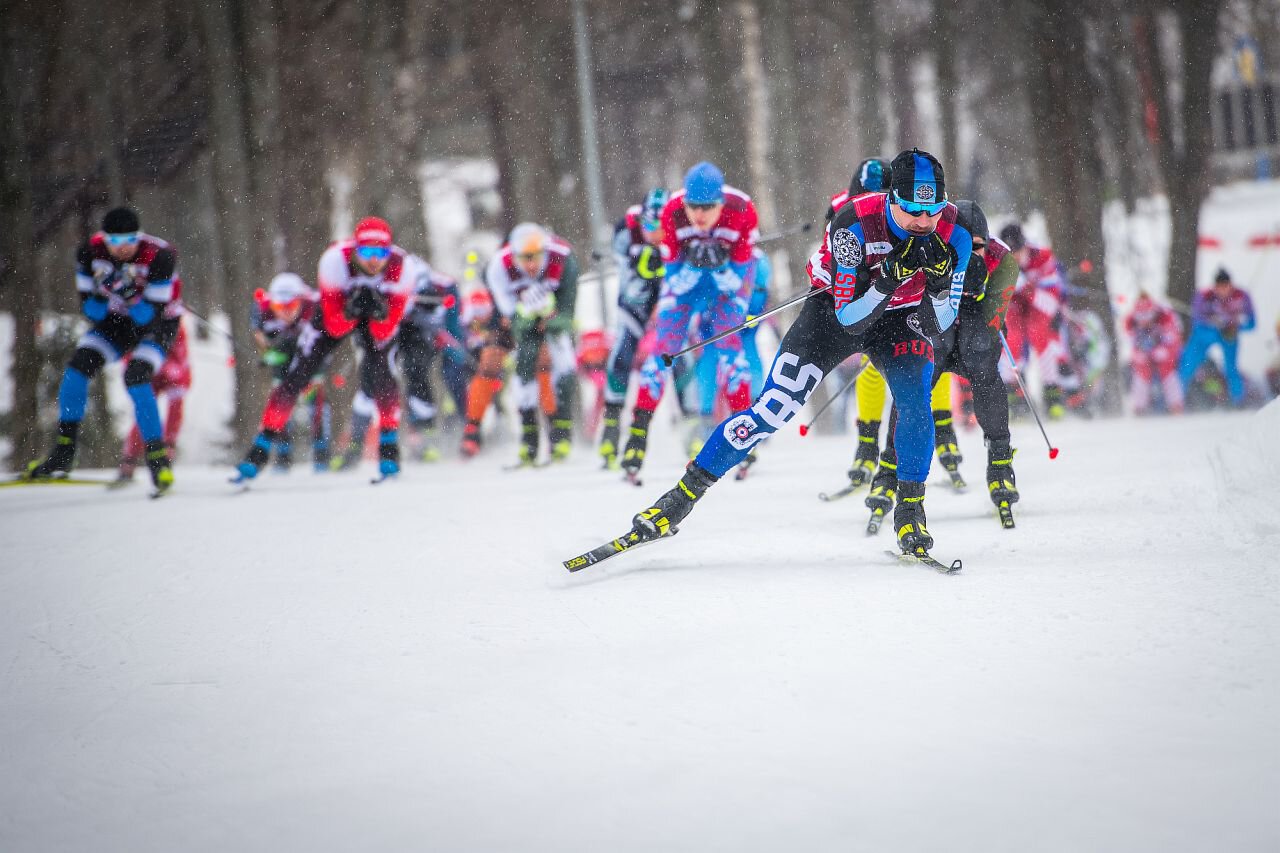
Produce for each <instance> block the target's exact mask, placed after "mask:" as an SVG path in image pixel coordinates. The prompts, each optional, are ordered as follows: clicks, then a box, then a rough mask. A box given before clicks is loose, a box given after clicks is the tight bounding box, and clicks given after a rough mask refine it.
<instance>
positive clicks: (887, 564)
mask: <svg viewBox="0 0 1280 853" xmlns="http://www.w3.org/2000/svg"><path fill="white" fill-rule="evenodd" d="M1277 425H1280V408H1278V404H1274V403H1273V404H1272V405H1271V406H1270V407H1268V408H1267V409H1265V410H1263V411H1262V412H1260V413H1250V414H1215V415H1202V416H1189V417H1184V418H1178V419H1167V420H1132V419H1130V420H1115V421H1098V422H1093V423H1083V422H1074V421H1073V422H1066V423H1055V424H1050V425H1049V426H1050V435H1051V437H1052V438H1053V439H1054V441H1055V442H1056V443H1057V444H1058V445H1059V446H1060V447H1061V448H1062V453H1061V455H1060V457H1059V458H1058V459H1057V460H1054V461H1050V460H1049V458H1048V455H1047V453H1046V451H1045V446H1044V444H1043V442H1042V440H1041V438H1040V435H1039V433H1038V432H1037V431H1036V428H1035V426H1034V424H1017V425H1016V426H1015V436H1014V437H1015V444H1016V445H1017V446H1018V447H1019V448H1020V453H1019V455H1018V457H1017V470H1018V477H1019V484H1020V486H1021V488H1022V490H1023V494H1024V498H1023V501H1022V502H1021V503H1020V504H1018V505H1017V510H1018V527H1017V529H1016V530H1013V531H1002V530H1000V529H999V527H998V525H997V523H996V521H995V518H994V515H993V514H992V513H991V512H990V510H989V504H988V501H987V498H986V496H985V494H984V489H983V487H982V483H981V480H982V476H983V463H984V461H985V460H984V458H983V457H984V454H983V452H982V449H981V444H980V440H979V438H978V437H977V434H975V433H962V436H961V438H962V444H963V446H964V449H965V451H966V452H967V454H968V456H967V459H966V462H965V463H964V465H963V466H962V469H963V471H964V472H965V474H966V475H967V476H968V478H969V479H970V480H971V481H972V483H973V485H972V486H971V488H970V490H969V492H968V493H966V494H963V495H957V494H954V493H950V492H949V491H948V489H947V488H945V487H944V486H942V485H937V484H935V485H933V486H931V489H930V494H929V501H928V509H929V518H930V527H931V529H932V531H933V533H934V535H935V536H936V537H937V540H938V545H937V548H936V552H937V554H938V555H939V556H940V557H943V558H952V557H956V556H960V557H963V559H964V561H965V568H964V570H963V571H962V572H961V573H960V574H958V575H956V576H951V577H946V576H942V575H938V574H936V573H934V572H932V571H930V570H927V569H924V568H921V567H917V566H912V565H905V564H901V563H900V562H899V561H897V560H896V559H893V558H891V557H889V556H887V555H886V554H885V550H886V549H888V548H890V547H892V543H891V537H890V532H889V530H888V529H887V528H888V525H886V529H885V530H883V531H882V532H881V534H880V536H879V537H878V538H877V539H874V540H868V539H866V538H865V537H864V535H863V532H862V527H863V523H864V521H865V512H866V511H865V509H863V508H862V506H861V500H860V499H858V498H849V499H846V500H844V501H842V502H837V503H830V504H823V503H820V502H819V501H817V500H816V493H817V492H818V491H821V490H831V489H834V488H838V487H839V486H840V485H841V483H842V482H843V481H844V470H845V468H846V466H847V462H848V459H849V456H850V455H851V450H852V448H851V446H850V440H849V439H847V438H846V439H841V438H835V437H830V438H828V437H815V436H810V437H808V438H804V439H801V438H799V437H798V436H796V435H795V434H794V433H792V434H789V435H785V436H780V437H779V438H777V439H775V440H774V443H773V444H772V445H771V446H768V447H766V448H764V450H763V452H762V457H761V461H760V463H759V464H758V466H757V467H756V469H754V471H753V473H752V477H751V478H750V479H748V480H747V481H745V482H733V481H732V480H731V479H729V480H726V481H725V482H722V483H720V484H719V485H717V486H716V487H715V488H714V489H713V490H712V491H711V492H710V493H709V494H708V496H707V497H706V499H705V500H704V501H703V503H702V504H700V505H699V507H698V508H697V509H696V510H695V512H694V514H693V515H692V516H691V517H690V518H689V519H688V520H687V521H686V522H685V525H684V529H683V530H682V531H681V533H680V535H679V536H678V537H676V538H675V539H674V540H672V541H666V542H662V543H658V544H656V545H653V546H651V547H647V548H643V549H640V550H638V551H636V552H634V553H628V554H624V555H621V556H620V557H618V558H616V559H614V560H610V561H607V562H605V563H603V564H600V565H598V566H595V567H592V568H589V569H587V570H585V571H582V572H580V573H577V574H569V573H567V572H565V570H564V569H563V568H562V567H561V565H560V561H561V560H564V559H566V558H568V557H571V556H573V555H574V554H575V553H578V552H579V551H583V550H585V549H587V548H588V547H591V546H593V545H595V544H598V543H599V542H601V541H604V540H606V539H608V538H611V537H612V536H615V535H618V534H620V533H622V532H623V531H624V530H625V529H626V528H627V527H628V526H629V521H628V519H629V518H630V515H631V514H632V513H633V512H635V511H636V510H638V509H640V508H641V507H643V506H645V505H646V503H645V502H646V501H649V500H651V499H652V498H654V497H656V495H657V494H659V493H660V492H661V491H663V490H664V489H666V488H668V487H669V486H670V485H671V484H672V483H673V482H674V480H675V478H676V476H677V475H678V473H679V471H680V468H681V466H682V458H681V454H680V452H679V448H678V446H677V444H676V442H675V439H674V431H673V430H671V429H668V428H666V426H665V424H659V426H658V428H657V429H656V430H655V447H654V450H653V452H652V453H651V464H650V469H651V470H649V471H648V472H647V479H648V483H647V484H646V485H645V487H644V488H643V489H640V490H637V489H634V488H631V487H629V486H626V485H624V484H621V483H619V482H618V479H617V475H616V474H610V473H605V472H601V471H598V470H596V469H595V463H594V460H593V459H591V458H590V451H589V450H587V449H586V448H580V449H579V451H578V454H577V457H576V458H574V459H573V460H571V461H570V462H569V463H566V464H565V465H563V466H558V467H552V468H548V469H545V470H538V471H517V472H503V471H501V470H500V464H501V462H503V461H506V458H505V457H507V456H509V455H513V452H512V451H511V450H510V447H507V448H500V447H495V448H492V449H491V450H490V451H487V455H485V456H482V457H480V458H479V459H476V460H473V461H471V462H469V463H463V462H456V461H454V462H447V463H443V464H441V465H440V466H438V467H423V466H419V467H411V468H410V469H409V470H408V471H407V472H406V474H405V475H404V477H403V478H402V480H401V481H400V482H394V483H390V484H386V485H380V486H377V487H371V486H369V485H368V484H367V476H368V474H369V472H368V471H367V470H366V471H364V472H361V473H360V474H351V475H312V474H310V473H307V472H295V473H294V474H292V475H290V476H287V477H286V476H266V475H264V477H263V478H262V479H261V481H260V483H259V484H258V485H257V486H256V487H255V490H254V491H253V492H251V493H249V494H246V495H235V496H233V495H231V494H229V487H228V486H226V485H225V483H224V477H225V475H226V472H225V471H222V470H217V469H210V468H202V467H196V466H193V465H187V466H180V467H179V468H178V471H177V473H178V486H177V487H176V490H175V493H174V494H173V495H172V496H171V497H168V498H165V499H164V500H162V501H159V502H149V501H147V500H146V498H145V497H144V496H143V494H142V487H141V486H137V487H134V489H133V490H132V491H129V490H125V491H122V492H114V493H104V492H103V491H100V490H99V489H98V488H96V487H87V486H86V487H76V486H47V487H19V488H7V489H0V537H2V541H3V542H4V543H5V548H4V556H3V559H2V561H0V562H2V563H3V567H2V568H0V660H2V661H3V667H4V672H3V678H0V767H3V768H4V772H3V773H0V850H4V851H23V852H24V853H28V852H30V851H40V852H41V853H44V851H83V850H99V851H133V853H144V851H174V850H182V851H193V853H196V852H198V851H229V850H235V851H280V850H307V851H351V850H361V851H400V850H406V851H407V850H442V851H499V850H501V851H579V850H580V851H598V850H608V851H655V850H663V851H686V850H687V851H695V850H696V851H706V850H733V851H757V850H758V851H778V850H804V851H936V850H948V851H984V853H990V852H991V851H1020V853H1021V852H1022V851H1028V850H1035V851H1081V850H1089V851H1162V853H1168V852H1169V851H1205V850H1231V851H1255V850H1256V851H1263V850H1276V849H1280V820H1278V819H1277V816H1276V810H1275V804H1276V802H1277V792H1280V737H1278V731H1280V728H1278V726H1277V720H1280V702H1278V701H1277V700H1278V699H1280V688H1278V686H1277V672H1278V667H1277V647H1278V646H1277V634H1278V632H1280V608H1278V607H1277V604H1278V602H1280V595H1278V589H1277V586H1278V585H1277V580H1276V571H1277V560H1276V556H1275V555H1276V552H1277V550H1280V502H1277V501H1276V500H1275V498H1274V484H1275V482H1276V477H1275V475H1274V473H1275V472H1276V471H1277V470H1278V468H1277V466H1278V465H1280V449H1278V446H1277V442H1276V437H1277V435H1278V434H1280V430H1277ZM1267 436H1269V439H1268V438H1267ZM500 457H501V458H500ZM1268 471H1270V472H1272V473H1271V475H1270V476H1269V477H1266V478H1265V480H1263V481H1262V482H1261V483H1260V485H1259V482H1258V478H1259V477H1261V476H1263V475H1264V474H1265V473H1266V472H1268ZM937 476H938V474H937V473H936V472H935V482H936V480H937Z"/></svg>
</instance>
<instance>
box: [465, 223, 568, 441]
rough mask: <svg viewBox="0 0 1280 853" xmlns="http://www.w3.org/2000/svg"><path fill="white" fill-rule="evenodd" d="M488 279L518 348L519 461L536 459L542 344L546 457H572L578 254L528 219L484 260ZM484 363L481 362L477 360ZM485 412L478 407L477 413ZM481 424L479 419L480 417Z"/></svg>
mask: <svg viewBox="0 0 1280 853" xmlns="http://www.w3.org/2000/svg"><path fill="white" fill-rule="evenodd" d="M485 282H486V283H487V284H488V286H489V292H490V293H491V294H492V295H493V304H494V307H495V309H497V315H498V318H499V319H498V323H499V325H500V326H501V328H502V329H503V331H509V332H510V333H511V336H512V338H513V340H514V343H515V351H516V408H517V409H518V410H519V412H520V429H521V443H520V459H519V464H520V465H533V464H535V463H536V461H537V457H538V437H539V427H538V420H539V418H538V404H539V394H538V379H537V373H538V358H539V354H540V352H541V350H542V348H543V347H544V346H545V347H546V349H547V352H548V355H549V356H550V359H551V374H552V376H551V379H552V383H553V385H554V387H555V411H554V413H553V414H552V415H551V417H550V420H551V429H550V433H549V436H548V437H549V440H550V444H551V458H552V459H553V460H557V461H559V460H562V459H565V458H566V457H567V456H568V455H569V451H570V449H571V448H572V444H571V442H570V439H571V438H572V436H573V420H572V417H573V394H574V390H575V388H576V386H577V381H578V380H577V358H576V355H575V351H574V345H573V311H574V305H575V302H576V298H577V290H578V260H577V258H576V257H575V256H574V254H573V248H572V247H571V246H570V245H569V244H568V243H566V242H565V241H564V240H562V239H560V238H559V237H557V236H555V235H554V234H552V233H551V232H550V231H548V230H547V229H545V228H543V227H542V226H541V225H538V224H536V223H533V222H523V223H521V224H519V225H517V226H516V227H515V228H513V229H511V235H510V237H509V238H508V240H507V243H506V245H505V246H503V247H502V249H501V250H500V251H499V252H498V253H497V254H496V255H494V256H493V258H492V259H490V261H489V266H488V268H487V269H486V271H485ZM482 368H483V365H482ZM481 414H483V412H481ZM477 429H478V422H477Z"/></svg>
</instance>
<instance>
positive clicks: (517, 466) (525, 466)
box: [502, 460, 551, 471]
mask: <svg viewBox="0 0 1280 853" xmlns="http://www.w3.org/2000/svg"><path fill="white" fill-rule="evenodd" d="M550 464H551V460H547V461H546V462H525V461H521V462H515V463H512V464H511V465H503V466H502V470H503V471H536V470H538V469H539V468H546V467H547V466H548V465H550Z"/></svg>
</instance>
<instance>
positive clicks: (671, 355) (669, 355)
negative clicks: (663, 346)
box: [662, 284, 831, 367]
mask: <svg viewBox="0 0 1280 853" xmlns="http://www.w3.org/2000/svg"><path fill="white" fill-rule="evenodd" d="M830 291H831V285H829V284H828V285H827V286H826V287H819V288H817V289H815V290H809V291H806V292H805V293H802V294H800V295H799V296H793V297H792V298H790V299H788V300H787V301H786V302H783V303H782V304H781V305H778V306H776V307H774V308H770V309H769V310H768V311H765V312H764V313H763V314H757V315H756V316H754V317H752V318H751V319H750V320H747V321H746V322H745V323H739V324H738V325H736V326H734V327H733V328H732V329H727V330H725V331H723V332H721V333H720V334H718V335H715V336H714V337H710V338H707V339H706V340H705V341H698V343H696V344H691V345H689V346H687V347H685V348H684V349H682V350H680V351H679V352H664V353H663V354H662V364H663V365H664V366H666V367H670V366H671V364H672V362H674V361H675V360H676V359H677V358H679V357H680V356H682V355H684V354H685V353H689V352H693V351H694V350H696V349H702V348H703V347H705V346H706V345H707V344H714V343H715V342H716V341H719V340H723V339H724V338H727V337H729V336H730V335H736V334H738V332H741V331H742V330H743V329H749V328H751V327H752V326H754V325H756V324H757V323H759V322H760V321H761V320H763V319H764V318H765V317H772V316H773V315H774V314H777V313H778V312H779V311H781V310H782V309H783V308H789V307H791V306H792V305H795V304H796V303H797V302H803V301H804V300H806V299H808V298H809V297H810V296H817V295H818V294H819V293H829V292H830Z"/></svg>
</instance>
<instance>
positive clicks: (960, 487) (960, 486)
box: [946, 468, 969, 492]
mask: <svg viewBox="0 0 1280 853" xmlns="http://www.w3.org/2000/svg"><path fill="white" fill-rule="evenodd" d="M946 471H947V476H948V477H950V478H951V488H953V489H955V490H956V491H957V492H963V491H964V490H965V489H967V488H969V484H968V483H966V482H965V481H964V477H962V476H961V475H960V471H959V470H958V469H951V468H947V469H946Z"/></svg>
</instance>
